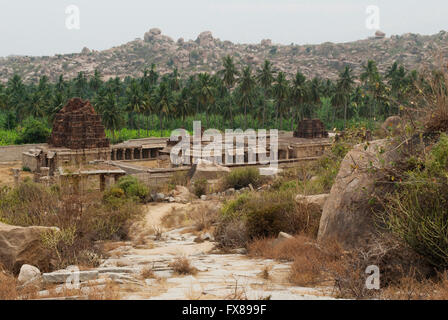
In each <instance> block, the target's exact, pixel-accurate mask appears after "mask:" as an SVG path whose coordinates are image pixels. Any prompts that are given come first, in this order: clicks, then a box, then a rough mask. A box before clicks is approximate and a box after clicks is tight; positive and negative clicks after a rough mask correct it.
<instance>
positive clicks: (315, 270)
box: [249, 236, 342, 286]
mask: <svg viewBox="0 0 448 320" xmlns="http://www.w3.org/2000/svg"><path fill="white" fill-rule="evenodd" d="M249 255H250V256H252V257H263V258H269V259H275V260H280V261H292V262H293V264H292V266H291V271H290V274H289V281H290V282H291V283H292V284H294V285H299V286H315V285H318V284H322V283H323V282H325V281H327V280H328V275H327V273H326V272H325V270H326V268H327V267H328V266H329V265H330V264H334V263H336V262H337V261H338V260H339V259H340V257H341V255H342V250H341V248H340V247H339V246H338V245H337V244H336V243H335V242H332V243H331V244H328V245H326V246H324V247H323V246H319V245H318V244H317V243H316V242H315V241H314V240H313V239H310V238H308V237H306V236H297V237H295V238H293V239H287V240H283V241H281V242H277V241H276V240H275V239H272V238H271V239H269V238H268V239H259V240H255V241H253V242H252V243H250V244H249Z"/></svg>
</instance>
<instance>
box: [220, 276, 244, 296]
mask: <svg viewBox="0 0 448 320" xmlns="http://www.w3.org/2000/svg"><path fill="white" fill-rule="evenodd" d="M234 280H235V284H234V285H233V288H232V289H231V290H230V293H229V294H228V295H227V296H225V297H224V300H248V299H247V292H246V288H245V287H243V286H241V285H239V284H238V279H234Z"/></svg>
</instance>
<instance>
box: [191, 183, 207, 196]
mask: <svg viewBox="0 0 448 320" xmlns="http://www.w3.org/2000/svg"><path fill="white" fill-rule="evenodd" d="M207 185H208V182H207V180H206V179H200V180H196V181H195V182H194V183H193V193H194V194H195V195H196V196H197V197H200V196H202V195H205V194H207Z"/></svg>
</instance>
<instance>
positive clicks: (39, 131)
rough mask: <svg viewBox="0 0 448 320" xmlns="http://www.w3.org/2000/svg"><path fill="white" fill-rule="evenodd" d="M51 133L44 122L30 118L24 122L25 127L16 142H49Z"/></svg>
mask: <svg viewBox="0 0 448 320" xmlns="http://www.w3.org/2000/svg"><path fill="white" fill-rule="evenodd" d="M50 133H51V131H50V129H49V128H48V127H47V125H46V124H45V123H44V122H42V121H39V120H36V119H34V118H29V119H27V120H26V121H25V122H24V126H23V129H22V131H21V132H20V134H19V137H18V139H17V141H16V143H17V144H26V143H44V142H47V139H48V137H49V136H50Z"/></svg>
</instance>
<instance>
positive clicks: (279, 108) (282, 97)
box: [274, 72, 289, 130]
mask: <svg viewBox="0 0 448 320" xmlns="http://www.w3.org/2000/svg"><path fill="white" fill-rule="evenodd" d="M274 98H275V101H276V122H277V126H278V128H279V130H282V125H283V113H284V111H285V108H286V105H287V102H288V98H289V84H288V80H286V75H285V73H284V72H279V73H278V75H277V78H276V79H275V84H274ZM279 117H280V125H279V123H278V121H279Z"/></svg>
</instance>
